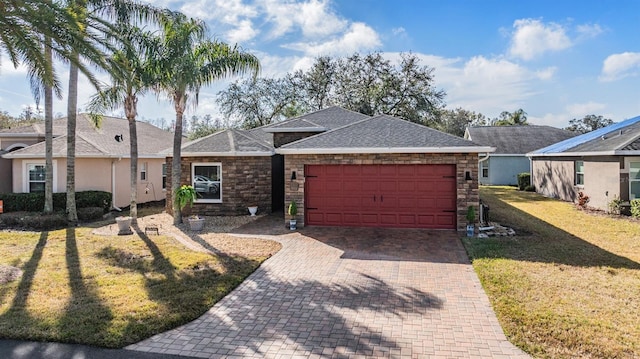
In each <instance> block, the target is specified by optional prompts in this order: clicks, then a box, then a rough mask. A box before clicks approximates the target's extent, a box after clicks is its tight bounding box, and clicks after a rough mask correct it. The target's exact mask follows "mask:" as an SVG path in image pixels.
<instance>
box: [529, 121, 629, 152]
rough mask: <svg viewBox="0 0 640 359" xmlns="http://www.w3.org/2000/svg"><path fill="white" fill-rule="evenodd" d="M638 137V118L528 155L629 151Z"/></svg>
mask: <svg viewBox="0 0 640 359" xmlns="http://www.w3.org/2000/svg"><path fill="white" fill-rule="evenodd" d="M639 137H640V116H637V117H634V118H630V119H628V120H625V121H622V122H619V123H614V124H612V125H610V126H607V127H603V128H599V129H597V130H595V131H591V132H587V133H585V134H582V135H579V136H576V137H573V138H570V139H567V140H564V141H561V142H558V143H555V144H553V145H550V146H547V147H544V148H541V149H539V150H536V151H533V152H531V153H529V154H530V155H532V156H542V155H558V154H566V153H611V154H613V153H614V152H616V151H631V150H633V149H631V148H628V147H627V146H632V144H633V143H634V142H635V141H636V140H637V139H638V138H639Z"/></svg>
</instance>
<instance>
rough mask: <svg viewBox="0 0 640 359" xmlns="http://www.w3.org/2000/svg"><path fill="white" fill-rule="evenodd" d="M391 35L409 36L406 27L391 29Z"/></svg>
mask: <svg viewBox="0 0 640 359" xmlns="http://www.w3.org/2000/svg"><path fill="white" fill-rule="evenodd" d="M391 33H393V34H394V35H395V36H404V35H406V34H407V30H405V28H404V27H402V26H400V27H396V28H393V29H391Z"/></svg>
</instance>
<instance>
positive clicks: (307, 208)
mask: <svg viewBox="0 0 640 359" xmlns="http://www.w3.org/2000/svg"><path fill="white" fill-rule="evenodd" d="M309 209H317V208H313V207H306V208H305V210H309Z"/></svg>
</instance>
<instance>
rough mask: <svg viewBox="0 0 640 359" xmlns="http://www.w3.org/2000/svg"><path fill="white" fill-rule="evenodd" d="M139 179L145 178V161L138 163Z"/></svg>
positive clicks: (144, 179) (143, 179)
mask: <svg viewBox="0 0 640 359" xmlns="http://www.w3.org/2000/svg"><path fill="white" fill-rule="evenodd" d="M140 180H141V181H146V180H147V162H142V163H140Z"/></svg>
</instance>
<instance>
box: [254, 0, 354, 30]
mask: <svg viewBox="0 0 640 359" xmlns="http://www.w3.org/2000/svg"><path fill="white" fill-rule="evenodd" d="M259 3H260V6H261V8H262V10H263V11H264V13H265V15H266V18H267V20H268V21H269V22H271V23H272V25H273V28H272V30H271V37H272V38H277V37H280V36H282V35H284V34H286V33H288V32H290V31H292V30H300V31H301V32H302V34H303V36H305V37H308V38H314V37H322V36H328V35H332V34H335V33H338V32H341V31H343V30H344V29H345V28H346V27H347V25H348V21H347V20H345V19H343V18H341V17H340V16H339V15H338V14H336V13H335V11H334V10H333V9H332V8H331V7H330V6H329V1H328V0H309V1H306V2H301V3H295V2H288V1H282V0H261V1H260V2H259Z"/></svg>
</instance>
